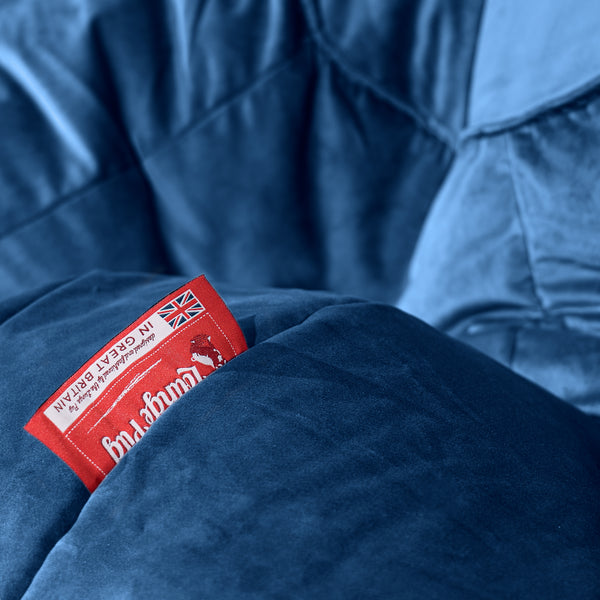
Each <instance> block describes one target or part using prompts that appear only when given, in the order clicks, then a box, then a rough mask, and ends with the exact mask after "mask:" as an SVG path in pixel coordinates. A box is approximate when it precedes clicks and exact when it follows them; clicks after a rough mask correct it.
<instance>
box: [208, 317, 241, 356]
mask: <svg viewBox="0 0 600 600" xmlns="http://www.w3.org/2000/svg"><path fill="white" fill-rule="evenodd" d="M207 314H208V316H209V317H210V320H211V321H212V322H213V323H214V324H215V326H216V328H217V329H218V330H219V331H220V332H221V334H222V336H223V337H224V338H225V339H226V340H227V343H228V344H229V347H230V348H231V349H232V350H233V355H234V356H237V355H238V353H237V352H236V351H235V348H234V347H233V344H232V343H231V341H230V339H229V338H228V337H227V334H226V333H225V332H224V331H223V330H222V329H221V326H220V325H219V324H218V323H217V322H216V321H215V320H214V319H213V316H212V315H211V314H210V313H207Z"/></svg>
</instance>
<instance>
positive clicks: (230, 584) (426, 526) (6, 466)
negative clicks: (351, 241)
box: [0, 273, 600, 599]
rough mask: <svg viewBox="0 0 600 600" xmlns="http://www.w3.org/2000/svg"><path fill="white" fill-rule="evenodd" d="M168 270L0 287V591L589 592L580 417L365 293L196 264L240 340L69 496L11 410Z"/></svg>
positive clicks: (59, 466) (72, 480) (41, 388)
mask: <svg viewBox="0 0 600 600" xmlns="http://www.w3.org/2000/svg"><path fill="white" fill-rule="evenodd" d="M181 283H182V281H181V280H180V279H174V278H157V277H148V276H145V275H136V276H134V275H113V274H108V273H95V274H92V275H89V276H86V277H83V278H80V279H77V280H74V281H71V282H66V283H64V284H62V285H60V286H56V287H54V288H53V289H47V290H44V291H42V290H40V291H39V292H38V293H37V294H36V299H35V301H32V300H31V298H22V299H21V300H20V301H15V302H14V303H13V304H12V306H10V307H7V308H6V309H5V313H4V315H3V320H2V325H0V335H1V336H2V340H3V344H2V345H1V347H0V365H2V369H3V373H5V374H6V373H9V372H10V373H11V376H10V377H4V378H3V380H2V381H1V382H0V385H1V386H2V387H1V394H0V395H1V397H2V402H3V414H4V426H3V427H2V429H1V430H0V436H1V437H0V440H1V442H0V447H1V448H2V456H3V460H2V463H1V466H0V469H1V473H0V497H1V499H2V503H3V506H4V507H5V510H4V516H3V519H2V522H1V524H0V528H1V529H0V539H2V540H3V546H4V551H3V553H2V555H1V557H0V581H1V582H2V586H3V587H2V591H1V593H2V597H3V598H13V597H19V596H20V594H22V593H23V592H25V590H27V593H26V594H25V597H26V598H44V599H46V598H63V599H64V598H81V597H82V596H85V597H89V598H106V597H119V596H121V597H123V596H127V597H144V598H164V597H174V598H178V597H180V598H189V597H210V598H240V597H249V598H265V597H296V598H331V597H344V598H364V597H378V598H383V597H399V596H400V597H404V598H423V597H427V598H434V597H440V598H442V597H443V598H464V597H470V596H474V595H476V596H478V597H479V596H481V595H482V594H483V595H484V596H486V597H510V596H518V597H547V598H552V597H554V598H559V597H568V596H570V597H577V598H594V597H595V596H596V594H597V590H598V586H599V585H600V571H599V570H598V564H599V560H600V541H599V540H600V535H599V534H600V531H599V529H598V523H599V522H600V507H599V505H598V502H597V498H598V494H599V493H600V471H599V469H598V464H599V460H600V436H599V434H600V429H598V423H597V422H595V421H593V420H592V419H591V417H589V416H585V415H583V414H581V413H580V412H579V411H577V410H575V409H574V408H572V407H570V406H568V405H567V404H565V403H563V402H561V401H559V400H558V399H556V398H554V397H553V396H551V395H550V394H548V393H547V392H544V391H543V390H541V389H540V388H538V387H536V386H534V385H532V384H530V383H528V382H527V381H525V380H523V379H521V378H520V377H518V376H516V375H514V374H513V373H511V372H510V371H508V370H507V369H505V368H504V367H502V366H500V365H498V364H497V363H495V362H494V361H492V360H490V359H488V358H486V357H484V356H483V355H481V354H479V353H477V352H476V351H474V350H471V349H469V348H468V347H466V346H464V345H462V344H461V343H459V342H456V341H453V340H451V339H450V338H448V337H447V336H444V335H443V334H440V333H438V332H436V331H435V330H433V329H432V328H430V327H428V326H427V325H425V324H423V323H422V322H420V321H417V320H416V319H414V318H412V317H410V316H408V315H406V314H404V313H402V312H400V311H398V310H397V309H394V308H392V307H390V306H385V305H380V304H372V303H368V302H364V301H357V300H352V299H349V298H343V297H337V296H333V295H327V294H317V293H309V292H301V291H293V290H290V291H281V290H279V291H275V290H271V291H269V290H263V291H254V292H242V291H238V292H236V291H234V290H229V289H228V288H227V287H223V286H218V287H219V290H220V291H221V292H222V294H223V296H224V298H225V299H226V300H227V301H228V303H229V306H230V307H231V308H232V310H233V312H234V314H235V315H236V317H237V319H238V320H239V322H240V324H241V326H242V328H243V330H244V333H245V335H246V337H247V339H248V342H249V345H250V349H249V350H248V351H247V352H246V353H244V354H242V355H241V356H240V357H238V358H236V359H235V360H234V361H232V362H230V363H229V364H228V365H226V366H225V367H223V368H222V369H220V370H219V371H217V372H216V373H214V374H213V375H211V376H210V377H209V378H208V379H207V380H206V381H204V382H203V383H202V384H200V385H199V386H198V387H196V388H194V389H193V390H192V391H190V392H189V393H188V394H186V395H185V396H184V397H183V398H181V400H179V401H178V402H177V403H176V404H174V405H173V406H172V407H170V408H169V410H168V411H167V412H166V413H165V414H164V415H163V416H161V418H160V419H159V420H158V421H157V423H156V424H154V425H153V426H152V428H151V429H150V430H149V432H148V433H147V434H146V435H145V436H144V438H142V440H141V441H140V442H139V443H138V444H137V445H136V446H135V447H134V449H133V450H131V451H130V452H129V453H128V454H127V455H126V456H125V458H124V459H123V460H122V461H121V462H120V463H119V464H118V465H117V466H116V467H115V468H114V469H113V471H112V472H111V473H110V474H109V476H108V477H107V478H106V480H105V481H104V482H103V483H102V484H101V485H100V487H99V488H98V489H97V490H96V491H95V492H94V493H93V494H92V495H91V496H89V495H88V493H87V492H86V491H85V489H84V487H83V485H82V484H81V483H80V482H79V480H78V479H77V477H76V476H75V475H74V474H73V473H72V472H71V471H70V470H69V468H68V467H66V466H65V465H64V464H63V463H62V462H61V461H60V459H58V458H57V457H56V456H54V455H53V454H52V453H51V452H50V451H49V450H48V449H47V448H46V447H45V446H43V445H42V444H41V443H40V442H38V441H37V440H35V439H34V438H33V437H31V436H30V435H29V434H27V433H26V432H25V431H24V430H23V429H22V424H23V423H24V422H25V421H26V420H27V419H28V418H29V416H30V415H31V414H32V413H33V412H34V411H35V409H36V408H37V406H38V405H39V403H40V402H41V401H42V400H43V399H44V398H45V397H46V396H47V395H48V394H49V393H51V392H52V391H53V390H54V388H56V387H57V386H58V385H59V384H60V383H61V382H62V381H63V379H65V378H66V377H67V376H68V375H69V374H70V373H71V372H72V371H73V370H74V369H75V368H77V366H78V365H79V364H80V363H81V362H82V361H83V360H85V358H87V357H88V356H89V354H91V353H92V352H93V351H94V350H95V349H96V348H97V347H98V346H100V345H102V344H103V343H104V342H105V341H106V340H107V339H109V338H110V337H111V336H112V335H113V334H115V333H116V332H117V331H118V330H120V329H121V328H122V327H123V326H125V325H126V324H127V323H128V322H129V321H130V320H131V319H132V318H134V317H135V316H136V315H137V314H138V313H140V312H142V311H143V310H144V309H145V308H146V307H147V306H148V305H150V304H152V303H154V302H155V301H156V300H157V299H159V298H160V297H161V296H163V295H164V294H165V293H166V292H168V291H169V290H171V289H172V288H175V287H177V286H178V285H179V284H181ZM66 331H69V335H68V336H65V332H66ZM15 348H19V351H18V352H15Z"/></svg>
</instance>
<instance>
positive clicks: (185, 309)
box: [157, 290, 204, 329]
mask: <svg viewBox="0 0 600 600" xmlns="http://www.w3.org/2000/svg"><path fill="white" fill-rule="evenodd" d="M201 312H204V306H202V304H200V302H198V298H196V296H194V294H192V292H191V291H190V290H186V291H185V292H183V294H181V296H178V297H177V298H175V300H171V302H169V303H168V304H165V305H164V306H163V307H162V308H159V309H158V311H157V313H158V314H159V315H160V316H161V317H162V318H163V319H164V320H165V321H166V322H167V323H168V324H169V325H170V326H171V327H172V328H173V329H177V328H178V327H181V326H182V325H183V324H184V323H187V322H188V321H189V320H190V319H193V318H194V317H195V316H196V315H199V314H200V313H201Z"/></svg>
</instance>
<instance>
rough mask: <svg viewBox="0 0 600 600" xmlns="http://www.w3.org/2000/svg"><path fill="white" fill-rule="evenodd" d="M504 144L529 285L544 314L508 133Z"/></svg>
mask: <svg viewBox="0 0 600 600" xmlns="http://www.w3.org/2000/svg"><path fill="white" fill-rule="evenodd" d="M504 145H505V149H506V157H507V162H508V169H509V173H510V180H511V184H512V190H513V195H514V198H515V206H516V213H517V218H518V220H519V226H520V228H521V237H522V238H523V247H524V249H525V259H526V261H527V266H528V268H529V275H530V278H531V287H532V291H533V295H534V298H535V300H536V302H537V304H538V309H539V311H540V312H541V313H542V314H543V315H545V314H546V310H545V309H544V303H543V301H542V297H541V295H540V293H539V286H538V283H537V281H536V276H535V272H534V269H533V259H532V249H531V243H530V236H529V235H528V232H527V228H526V225H525V218H524V214H523V199H522V194H521V191H520V190H519V186H518V184H517V174H516V170H515V165H514V157H513V154H512V150H511V147H510V144H509V141H508V135H506V136H505V137H504Z"/></svg>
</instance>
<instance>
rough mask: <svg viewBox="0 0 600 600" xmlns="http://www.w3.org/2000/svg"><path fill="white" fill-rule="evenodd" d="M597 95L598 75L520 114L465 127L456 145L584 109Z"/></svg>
mask: <svg viewBox="0 0 600 600" xmlns="http://www.w3.org/2000/svg"><path fill="white" fill-rule="evenodd" d="M598 96H600V77H598V78H596V79H594V80H593V81H592V82H590V83H589V84H586V85H585V86H583V87H582V88H578V89H576V90H574V91H572V92H570V93H568V94H566V95H564V96H560V97H558V98H555V99H553V100H551V101H548V102H547V103H546V104H541V105H539V106H536V107H534V108H531V109H528V110H526V111H525V112H524V113H523V114H521V115H517V116H514V117H508V118H506V119H501V120H500V121H492V122H490V123H486V124H483V125H476V126H474V127H467V128H466V129H464V130H463V131H462V132H461V133H460V136H459V140H458V145H462V144H464V143H465V142H467V141H469V140H471V139H476V138H479V137H484V136H492V135H498V134H503V133H506V132H508V131H511V130H513V129H517V128H519V127H522V126H523V125H527V124H529V123H536V122H538V121H542V120H545V119H547V118H549V117H552V116H554V115H559V114H561V113H569V112H573V111H580V110H585V109H586V108H587V107H588V106H589V105H590V104H592V103H593V102H596V101H597V99H598Z"/></svg>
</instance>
